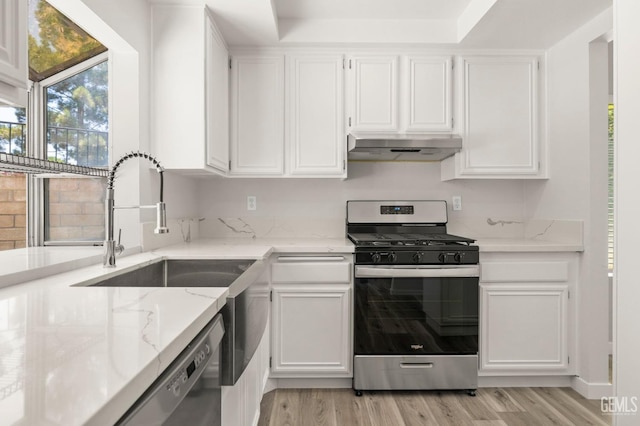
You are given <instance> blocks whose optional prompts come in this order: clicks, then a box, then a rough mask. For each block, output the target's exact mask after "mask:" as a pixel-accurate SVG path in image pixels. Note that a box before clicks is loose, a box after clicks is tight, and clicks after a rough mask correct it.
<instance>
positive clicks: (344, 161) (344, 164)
mask: <svg viewBox="0 0 640 426" xmlns="http://www.w3.org/2000/svg"><path fill="white" fill-rule="evenodd" d="M345 170H347V160H342V171H345Z"/></svg>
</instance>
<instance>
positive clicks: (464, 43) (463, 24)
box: [185, 0, 612, 49]
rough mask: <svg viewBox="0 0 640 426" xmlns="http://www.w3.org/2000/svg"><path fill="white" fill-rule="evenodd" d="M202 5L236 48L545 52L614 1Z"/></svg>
mask: <svg viewBox="0 0 640 426" xmlns="http://www.w3.org/2000/svg"><path fill="white" fill-rule="evenodd" d="M185 1H187V0H185ZM204 1H205V2H206V4H207V5H208V6H209V8H210V9H211V10H212V11H213V12H214V14H215V16H216V22H217V24H218V25H219V27H220V29H221V31H222V33H223V35H224V36H225V39H226V40H227V42H228V44H230V45H232V46H242V45H248V46H256V45H258V46H259V45H271V46H273V45H287V46H291V45H299V44H305V45H306V44H318V45H345V44H347V45H360V44H372V43H384V44H405V45H421V46H425V45H427V46H461V47H474V48H477V47H479V48H505V49H547V48H549V47H551V46H552V45H553V44H555V43H556V42H557V41H559V40H561V39H562V38H564V37H565V36H567V35H568V34H570V33H571V32H573V31H574V30H575V29H577V28H578V27H580V26H581V25H582V24H584V23H585V22H587V21H589V20H590V19H592V18H593V17H595V16H597V15H598V14H599V13H601V12H603V11H604V10H605V9H607V8H609V7H611V5H612V0H204Z"/></svg>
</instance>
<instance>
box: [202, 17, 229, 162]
mask: <svg viewBox="0 0 640 426" xmlns="http://www.w3.org/2000/svg"><path fill="white" fill-rule="evenodd" d="M206 26H207V28H206V32H205V36H206V47H205V56H206V74H205V86H206V117H207V119H206V122H205V125H206V138H207V154H206V155H207V164H208V165H209V166H211V167H214V168H216V169H218V170H220V171H223V172H226V171H228V170H229V54H228V52H227V47H226V45H225V43H224V40H223V38H222V37H221V36H220V34H219V33H218V31H217V29H216V27H215V26H214V24H213V22H212V21H211V18H209V17H208V19H207V20H206Z"/></svg>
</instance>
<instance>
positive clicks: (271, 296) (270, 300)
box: [269, 290, 273, 302]
mask: <svg viewBox="0 0 640 426" xmlns="http://www.w3.org/2000/svg"><path fill="white" fill-rule="evenodd" d="M269 302H273V290H269Z"/></svg>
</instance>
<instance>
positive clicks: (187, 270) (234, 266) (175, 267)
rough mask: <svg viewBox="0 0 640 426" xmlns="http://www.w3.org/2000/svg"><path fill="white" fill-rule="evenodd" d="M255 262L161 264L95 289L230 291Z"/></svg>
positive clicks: (174, 261)
mask: <svg viewBox="0 0 640 426" xmlns="http://www.w3.org/2000/svg"><path fill="white" fill-rule="evenodd" d="M254 262H255V260H236V259H230V260H226V259H225V260H205V259H202V260H177V259H170V260H162V261H159V262H155V263H151V264H148V265H145V266H142V267H140V268H137V269H134V270H130V271H127V272H124V273H122V274H119V275H115V276H112V277H110V278H106V279H104V280H102V281H98V282H97V283H95V284H91V285H92V286H97V287H230V286H231V284H232V283H233V282H234V281H235V280H236V279H237V278H238V277H239V276H240V275H242V274H243V273H244V272H246V271H247V270H248V269H249V267H250V266H251V265H252V264H253V263H254Z"/></svg>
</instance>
